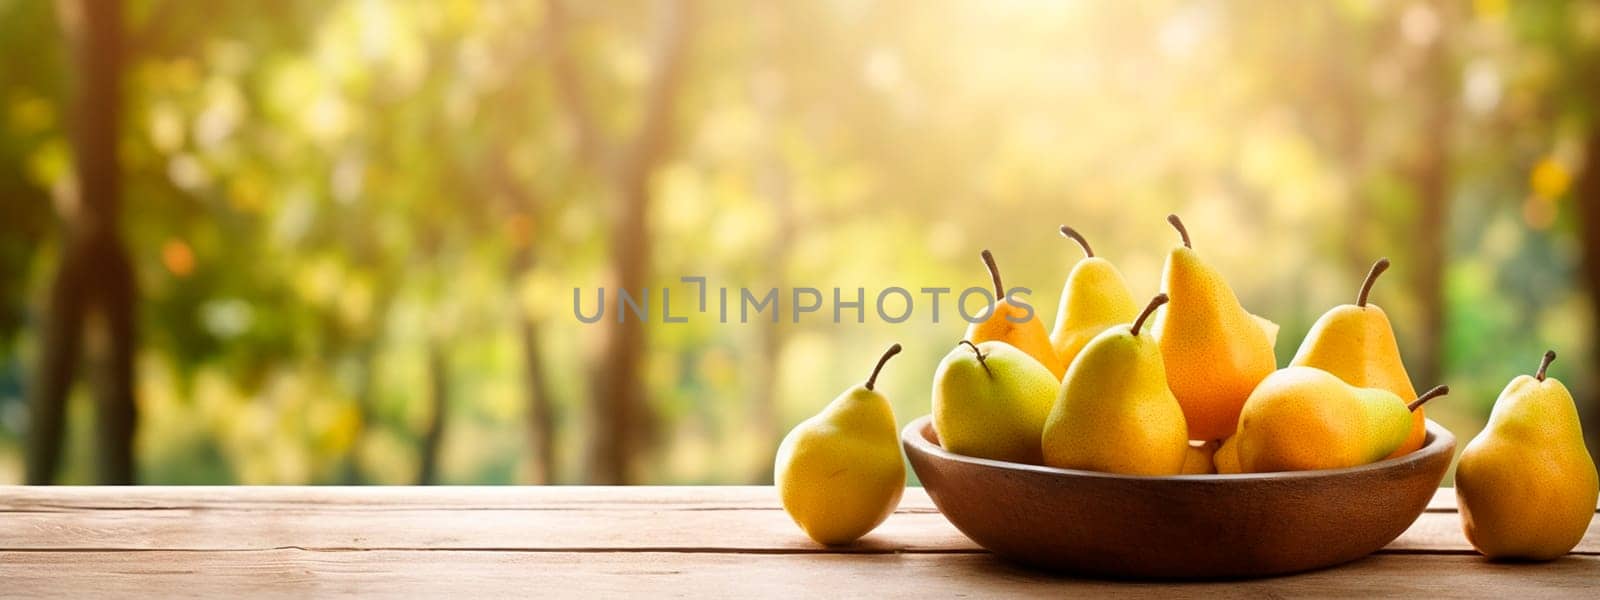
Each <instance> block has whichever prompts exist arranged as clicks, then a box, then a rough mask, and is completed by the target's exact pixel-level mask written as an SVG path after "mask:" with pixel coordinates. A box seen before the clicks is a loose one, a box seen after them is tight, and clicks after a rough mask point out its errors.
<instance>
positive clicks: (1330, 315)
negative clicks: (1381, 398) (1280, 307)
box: [1289, 258, 1427, 458]
mask: <svg viewBox="0 0 1600 600" xmlns="http://www.w3.org/2000/svg"><path fill="white" fill-rule="evenodd" d="M1388 268H1389V259H1387V258H1380V259H1378V262H1376V263H1373V265H1372V270H1371V271H1370V272H1368V273H1367V279H1366V281H1364V282H1362V284H1361V292H1360V293H1359V294H1357V295H1356V303H1355V304H1344V305H1340V306H1335V307H1333V309H1332V310H1329V311H1328V312H1327V313H1326V314H1324V315H1322V318H1320V319H1317V322H1316V324H1315V325H1312V326H1311V331H1310V332H1308V333H1306V339H1305V341H1304V342H1301V343H1300V351H1299V352H1296V353H1295V355H1294V360H1291V361H1289V364H1290V365H1291V366H1301V367H1316V368H1318V369H1322V370H1324V371H1327V372H1329V373H1332V374H1334V375H1335V376H1337V377H1338V378H1339V379H1343V380H1344V382H1345V383H1348V384H1350V385H1353V386H1356V387H1363V388H1378V389H1380V390H1388V391H1389V393H1392V394H1394V395H1396V396H1399V397H1400V399H1401V400H1404V401H1406V402H1410V401H1412V400H1415V399H1416V398H1417V390H1416V388H1414V387H1411V377H1410V376H1408V375H1406V366H1405V365H1404V364H1402V363H1401V362H1400V345H1399V344H1397V343H1395V340H1394V328H1393V327H1392V326H1390V325H1389V316H1388V315H1386V314H1384V312H1383V309H1382V308H1379V307H1378V305H1376V304H1368V303H1367V294H1369V293H1371V292H1372V284H1373V282H1374V281H1377V279H1378V276H1379V275H1382V274H1383V272H1384V271H1385V270H1388ZM1425 420H1426V418H1425V417H1424V416H1423V414H1422V408H1421V407H1418V408H1417V410H1415V411H1412V413H1411V432H1410V433H1409V434H1407V436H1406V441H1405V442H1404V443H1402V444H1400V447H1399V448H1396V449H1395V451H1394V453H1393V454H1390V455H1389V456H1388V457H1386V458H1393V457H1396V456H1400V455H1403V454H1408V453H1410V452H1411V451H1413V450H1416V449H1417V448H1421V447H1422V440H1423V437H1424V436H1425V435H1427V429H1426V425H1425V424H1424V423H1425Z"/></svg>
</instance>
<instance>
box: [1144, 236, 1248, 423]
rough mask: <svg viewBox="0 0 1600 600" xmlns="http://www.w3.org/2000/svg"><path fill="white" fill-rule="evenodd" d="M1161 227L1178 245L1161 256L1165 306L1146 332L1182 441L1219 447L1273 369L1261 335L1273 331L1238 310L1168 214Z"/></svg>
mask: <svg viewBox="0 0 1600 600" xmlns="http://www.w3.org/2000/svg"><path fill="white" fill-rule="evenodd" d="M1167 222H1168V223H1171V224H1172V227H1173V228H1174V229H1177V230H1178V234H1179V236H1180V237H1181V238H1182V240H1183V245H1181V246H1179V247H1177V248H1174V249H1173V250H1172V251H1171V252H1170V253H1168V254H1167V262H1166V266H1165V268H1164V269H1163V271H1162V275H1161V291H1162V292H1163V293H1165V294H1166V295H1167V296H1168V297H1169V298H1171V301H1170V302H1169V303H1168V304H1167V307H1166V309H1165V310H1163V311H1161V312H1160V313H1159V314H1158V315H1156V320H1155V327H1154V331H1153V333H1154V334H1155V337H1156V340H1157V341H1158V342H1159V343H1160V346H1161V358H1162V359H1163V360H1164V361H1165V362H1166V366H1167V382H1168V383H1169V384H1170V385H1171V386H1172V394H1173V395H1174V396H1176V397H1177V398H1178V404H1179V405H1181V406H1183V415H1184V417H1185V418H1186V419H1187V422H1188V424H1189V439H1194V440H1220V439H1223V438H1225V437H1228V436H1229V435H1232V434H1233V432H1234V429H1235V426H1236V425H1237V423H1238V421H1239V411H1240V409H1241V408H1243V407H1244V403H1245V399H1246V398H1248V397H1250V392H1251V391H1253V390H1254V389H1255V388H1256V384H1257V383H1260V382H1261V380H1262V379H1264V378H1266V376H1267V374H1269V373H1271V372H1272V371H1273V369H1275V368H1276V367H1277V359H1276V358H1274V357H1273V353H1272V346H1273V340H1272V337H1269V335H1268V331H1269V330H1270V331H1271V332H1272V334H1273V335H1276V329H1277V326H1276V325H1274V324H1272V323H1271V322H1270V321H1267V320H1265V319H1262V318H1260V317H1257V316H1255V315H1252V314H1250V313H1249V312H1246V311H1245V309H1244V307H1243V306H1241V305H1240V304H1239V299H1238V297H1236V296H1235V295H1234V293H1233V289H1232V288H1230V287H1228V283H1227V282H1226V281H1224V280H1223V278H1222V276H1221V275H1220V274H1218V273H1217V272H1216V270H1215V269H1213V268H1211V266H1210V265H1208V264H1206V262H1205V261H1204V260H1201V258H1200V255H1199V254H1197V253H1196V252H1195V251H1194V248H1193V244H1191V243H1190V240H1189V231H1188V230H1187V229H1185V228H1184V226H1183V222H1182V221H1180V220H1179V219H1178V216H1177V215H1168V216H1167Z"/></svg>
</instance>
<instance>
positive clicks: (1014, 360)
mask: <svg viewBox="0 0 1600 600" xmlns="http://www.w3.org/2000/svg"><path fill="white" fill-rule="evenodd" d="M1059 386H1060V383H1059V382H1057V381H1056V377H1055V375H1053V374H1051V373H1050V370H1049V369H1046V368H1045V367H1044V365H1042V364H1039V361H1037V360H1034V359H1033V357H1031V356H1028V355H1027V354H1024V353H1023V352H1022V351H1021V350H1018V349H1017V348H1016V347H1015V346H1012V345H1011V344H1007V343H1005V342H982V343H978V344H974V343H972V342H971V341H968V340H961V342H960V343H958V344H956V347H955V349H953V350H951V351H950V354H947V355H945V357H944V360H942V361H940V362H939V369H938V370H937V371H935V372H934V374H933V428H934V431H935V432H937V433H938V434H939V443H940V444H941V445H943V446H944V449H945V450H949V451H951V452H954V453H956V454H963V455H966V456H975V457H978V458H990V459H994V460H1006V461H1011V462H1019V463H1029V464H1039V462H1040V454H1039V436H1040V435H1041V433H1042V432H1043V431H1044V420H1045V417H1047V416H1049V415H1050V406H1051V404H1052V403H1054V402H1055V398H1056V388H1057V387H1059Z"/></svg>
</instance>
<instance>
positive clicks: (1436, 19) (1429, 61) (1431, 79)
mask: <svg viewBox="0 0 1600 600" xmlns="http://www.w3.org/2000/svg"><path fill="white" fill-rule="evenodd" d="M1451 4H1452V3H1449V2H1445V1H1443V0H1438V1H1433V2H1429V3H1428V4H1417V5H1413V6H1412V7H1411V8H1409V9H1408V14H1405V15H1403V16H1402V22H1401V29H1402V31H1404V32H1405V35H1406V36H1407V37H1408V38H1410V40H1409V41H1411V42H1412V43H1413V44H1416V45H1420V46H1422V55H1421V57H1420V59H1419V60H1418V61H1417V63H1416V65H1415V75H1414V76H1415V78H1416V79H1417V80H1418V81H1419V84H1418V86H1417V91H1418V93H1419V94H1421V96H1422V99H1421V103H1420V105H1421V113H1422V117H1421V119H1419V120H1418V124H1419V126H1420V130H1419V131H1418V132H1417V133H1418V136H1419V139H1421V144H1422V146H1421V149H1420V151H1419V153H1418V155H1417V156H1416V157H1415V158H1414V161H1415V162H1413V163H1412V165H1411V168H1412V178H1413V179H1414V180H1415V182H1416V188H1417V189H1416V198H1417V202H1418V210H1417V219H1416V224H1415V226H1414V228H1413V229H1412V230H1411V232H1412V234H1413V236H1414V238H1413V239H1414V240H1415V241H1414V247H1415V248H1416V251H1417V257H1416V268H1415V269H1413V270H1412V271H1411V273H1412V275H1413V277H1414V281H1415V284H1414V285H1415V286H1416V290H1417V292H1416V295H1417V300H1418V302H1419V304H1420V313H1419V316H1420V320H1419V322H1418V323H1417V328H1416V330H1417V335H1416V338H1415V339H1416V342H1415V344H1414V347H1413V350H1412V352H1413V353H1414V354H1413V356H1416V357H1417V360H1413V361H1411V363H1410V365H1409V366H1410V369H1409V371H1410V374H1411V377H1412V379H1413V380H1414V381H1415V382H1416V384H1417V385H1419V386H1430V385H1437V384H1434V383H1430V382H1436V381H1442V380H1443V376H1444V368H1443V365H1444V359H1443V344H1444V331H1445V329H1444V324H1445V316H1446V315H1445V311H1447V310H1449V306H1448V305H1447V304H1445V301H1444V276H1445V267H1446V262H1445V258H1446V253H1447V252H1448V250H1449V248H1448V246H1447V240H1448V239H1449V238H1448V235H1447V234H1448V233H1449V230H1450V215H1449V212H1448V210H1447V209H1448V207H1449V204H1450V193H1451V190H1450V182H1451V168H1450V157H1451V152H1450V149H1451V143H1452V140H1453V138H1454V136H1453V132H1454V129H1455V125H1456V123H1455V106H1456V104H1457V101H1458V97H1457V94H1456V91H1457V89H1458V87H1457V79H1456V75H1455V74H1456V72H1457V67H1456V66H1455V57H1454V56H1453V55H1452V53H1451V47H1450V43H1451V40H1452V39H1453V36H1452V35H1450V34H1451V33H1452V32H1453V30H1454V28H1455V27H1457V26H1458V24H1459V21H1460V19H1459V18H1458V16H1457V15H1455V14H1454V11H1453V10H1452V6H1451Z"/></svg>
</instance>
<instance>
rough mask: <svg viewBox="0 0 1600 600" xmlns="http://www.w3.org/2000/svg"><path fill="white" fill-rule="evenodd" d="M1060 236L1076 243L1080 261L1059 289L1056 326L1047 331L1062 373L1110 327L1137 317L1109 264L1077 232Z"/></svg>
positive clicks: (1123, 282)
mask: <svg viewBox="0 0 1600 600" xmlns="http://www.w3.org/2000/svg"><path fill="white" fill-rule="evenodd" d="M1061 235H1062V236H1064V237H1066V238H1068V239H1071V240H1073V241H1075V242H1078V245H1079V246H1081V247H1082V248H1083V260H1080V261H1078V264H1076V265H1073V267H1072V272H1071V273H1068V274H1067V282H1066V283H1065V284H1063V285H1062V287H1061V306H1060V307H1059V308H1058V309H1056V325H1055V328H1054V329H1052V330H1051V331H1050V345H1051V346H1053V347H1054V348H1055V351H1056V355H1057V356H1059V357H1060V359H1061V367H1062V369H1068V368H1071V367H1072V359H1074V358H1077V356H1078V353H1079V352H1081V351H1082V350H1083V347H1084V346H1085V345H1087V344H1088V343H1089V340H1092V339H1094V337H1095V336H1097V335H1100V332H1102V331H1105V330H1106V329H1108V328H1110V327H1111V326H1112V325H1120V324H1123V323H1130V322H1132V321H1133V319H1134V317H1135V316H1137V315H1138V314H1139V306H1138V305H1137V304H1134V303H1133V292H1130V291H1128V282H1127V281H1126V280H1124V279H1123V278H1122V273H1121V272H1120V271H1117V268H1116V267H1115V266H1112V264H1111V261H1108V260H1106V259H1104V258H1100V257H1098V256H1095V255H1094V249H1093V248H1090V247H1089V241H1088V240H1085V239H1083V235H1081V234H1079V233H1078V232H1077V230H1074V229H1073V228H1071V227H1067V226H1066V225H1062V226H1061Z"/></svg>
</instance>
